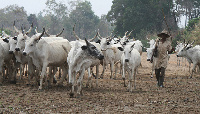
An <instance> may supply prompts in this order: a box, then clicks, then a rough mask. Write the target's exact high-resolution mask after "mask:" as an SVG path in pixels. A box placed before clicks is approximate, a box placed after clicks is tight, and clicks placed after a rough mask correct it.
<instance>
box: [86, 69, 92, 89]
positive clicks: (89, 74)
mask: <svg viewBox="0 0 200 114" xmlns="http://www.w3.org/2000/svg"><path fill="white" fill-rule="evenodd" d="M87 71H88V81H87V84H86V87H89V86H90V87H91V73H90V67H89V68H88V70H87Z"/></svg>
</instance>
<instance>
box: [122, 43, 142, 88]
mask: <svg viewBox="0 0 200 114" xmlns="http://www.w3.org/2000/svg"><path fill="white" fill-rule="evenodd" d="M123 50H124V53H123V54H122V57H121V64H122V78H123V80H124V86H126V84H125V74H126V72H128V74H129V84H128V89H129V91H130V92H132V81H133V77H134V88H135V89H136V83H135V78H136V72H137V69H138V67H139V66H140V64H141V56H140V53H139V52H138V50H137V49H134V44H133V45H127V46H125V48H124V49H123Z"/></svg>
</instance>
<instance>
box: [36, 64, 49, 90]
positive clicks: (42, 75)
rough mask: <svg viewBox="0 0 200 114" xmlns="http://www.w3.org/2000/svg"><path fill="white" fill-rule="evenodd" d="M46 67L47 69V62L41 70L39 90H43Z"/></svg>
mask: <svg viewBox="0 0 200 114" xmlns="http://www.w3.org/2000/svg"><path fill="white" fill-rule="evenodd" d="M46 69H47V64H43V67H42V72H41V76H40V86H39V88H38V89H39V90H42V83H43V79H44V77H45V76H47V75H46Z"/></svg>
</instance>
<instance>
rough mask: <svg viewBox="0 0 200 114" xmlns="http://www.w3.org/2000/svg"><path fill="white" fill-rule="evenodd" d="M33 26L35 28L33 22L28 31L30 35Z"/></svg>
mask: <svg viewBox="0 0 200 114" xmlns="http://www.w3.org/2000/svg"><path fill="white" fill-rule="evenodd" d="M32 28H33V23H32V24H31V27H30V29H29V30H28V31H27V32H26V35H28V34H29V33H30V32H31V30H32Z"/></svg>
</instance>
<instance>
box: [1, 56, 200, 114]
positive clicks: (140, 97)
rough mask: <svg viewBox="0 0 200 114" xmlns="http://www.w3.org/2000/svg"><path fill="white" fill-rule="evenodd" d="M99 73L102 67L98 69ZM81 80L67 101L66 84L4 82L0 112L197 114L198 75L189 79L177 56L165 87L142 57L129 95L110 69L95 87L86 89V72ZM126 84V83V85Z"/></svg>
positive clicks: (199, 102)
mask: <svg viewBox="0 0 200 114" xmlns="http://www.w3.org/2000/svg"><path fill="white" fill-rule="evenodd" d="M100 68H101V70H102V67H100ZM85 74H86V75H85V77H84V81H83V87H82V88H83V96H81V97H80V98H70V96H69V93H70V89H69V87H68V86H67V82H64V86H63V87H58V86H57V85H53V86H52V88H49V89H44V90H43V91H38V86H27V85H26V81H27V77H25V76H24V77H23V79H24V81H25V82H22V81H19V80H18V83H17V84H14V85H13V84H8V83H6V82H4V84H3V86H0V113H191V114H194V113H200V75H199V74H195V75H194V76H193V78H192V79H190V78H189V76H190V74H189V72H188V65H186V66H185V62H183V63H182V66H177V65H176V55H175V54H172V55H171V57H170V60H169V64H168V68H167V69H166V76H165V82H164V86H165V87H164V88H159V87H157V82H156V79H155V76H154V77H153V78H150V75H151V64H150V63H149V62H147V61H146V53H143V54H142V67H141V68H139V74H137V76H136V77H137V78H136V89H135V90H134V91H133V92H132V93H130V92H127V87H123V80H122V78H121V75H120V74H117V79H116V80H113V79H110V70H109V69H107V70H106V72H105V76H104V79H99V80H98V82H99V85H98V87H96V86H95V79H92V81H93V85H94V86H93V87H88V88H86V82H87V73H85ZM127 79H128V78H127ZM126 84H128V81H127V82H126Z"/></svg>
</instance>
